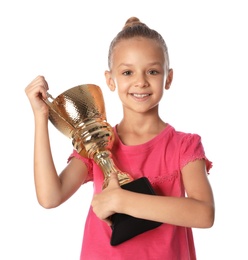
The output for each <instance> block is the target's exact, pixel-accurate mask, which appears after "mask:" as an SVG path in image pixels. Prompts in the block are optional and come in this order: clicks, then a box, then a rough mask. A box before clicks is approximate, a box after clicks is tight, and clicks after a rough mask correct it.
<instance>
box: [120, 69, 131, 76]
mask: <svg viewBox="0 0 248 260" xmlns="http://www.w3.org/2000/svg"><path fill="white" fill-rule="evenodd" d="M122 74H123V75H124V76H129V75H131V74H132V72H131V71H130V70H127V71H125V72H123V73H122Z"/></svg>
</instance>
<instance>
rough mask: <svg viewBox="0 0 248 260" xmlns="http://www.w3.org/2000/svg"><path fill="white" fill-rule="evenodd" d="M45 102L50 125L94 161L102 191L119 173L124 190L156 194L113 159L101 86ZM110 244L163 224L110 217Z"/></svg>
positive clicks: (89, 86)
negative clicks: (123, 170) (47, 107)
mask: <svg viewBox="0 0 248 260" xmlns="http://www.w3.org/2000/svg"><path fill="white" fill-rule="evenodd" d="M47 95H48V98H47V99H44V102H45V103H46V104H47V105H48V106H49V120H50V122H51V123H52V124H53V125H54V126H55V127H56V128H57V129H58V130H59V131H60V132H61V133H63V134H64V135H65V136H67V137H68V138H70V139H72V144H73V147H74V149H75V150H76V151H77V152H78V153H79V154H80V155H82V156H83V157H87V158H90V159H93V160H94V161H95V163H97V164H98V165H99V167H100V168H101V170H102V172H103V175H104V182H103V186H102V187H103V189H104V188H106V187H107V186H108V182H109V177H110V174H111V173H112V172H116V173H117V177H118V181H119V184H120V186H121V187H122V188H123V189H127V190H130V191H134V192H139V193H145V194H152V195H155V193H154V191H153V189H152V186H151V184H150V183H149V181H148V179H147V178H146V177H141V178H139V179H137V180H133V178H132V176H131V175H130V174H129V173H126V172H122V171H121V170H120V169H118V168H117V167H116V165H115V164H114V161H113V159H112V154H111V148H112V146H113V143H114V132H113V128H112V126H110V125H109V124H108V122H107V120H106V113H105V105H104V99H103V95H102V91H101V89H100V87H98V86H97V85H94V84H84V85H78V86H76V87H73V88H70V89H68V90H67V91H65V92H63V93H62V94H60V95H59V96H58V97H56V98H53V97H52V95H50V94H49V93H47ZM111 221H112V226H111V227H112V237H111V241H110V243H111V245H118V244H120V243H122V242H124V241H126V240H128V239H130V238H132V237H134V236H136V235H138V234H141V233H143V232H145V231H148V230H150V229H153V228H155V227H158V226H160V225H161V223H160V222H155V221H149V220H144V219H139V218H134V217H131V216H128V215H125V214H118V213H116V214H114V215H112V216H111Z"/></svg>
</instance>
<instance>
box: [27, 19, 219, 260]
mask: <svg viewBox="0 0 248 260" xmlns="http://www.w3.org/2000/svg"><path fill="white" fill-rule="evenodd" d="M108 65H109V70H108V71H106V72H105V78H106V83H107V85H108V87H109V89H110V90H111V91H118V95H119V98H120V100H121V102H122V105H123V118H122V120H121V121H120V123H119V124H117V125H116V126H114V133H115V143H114V146H113V148H112V154H113V156H114V160H115V161H116V162H117V163H118V168H120V169H121V170H122V171H124V172H128V173H130V174H131V175H132V177H133V178H134V179H138V178H140V177H143V176H145V177H147V178H148V179H149V181H150V182H151V184H152V186H153V188H154V190H155V191H156V194H157V196H152V195H144V194H140V193H135V192H131V191H127V190H124V189H122V188H121V187H120V185H119V183H118V180H117V176H116V174H112V176H111V178H110V181H109V185H108V187H107V188H105V189H104V190H103V191H102V182H103V174H102V172H101V170H100V168H99V167H98V166H97V165H96V163H95V162H94V161H93V160H91V159H87V158H83V157H82V156H80V155H79V154H78V153H77V152H76V151H75V150H74V151H73V152H72V154H71V155H70V157H69V162H68V164H67V166H66V167H65V169H64V170H63V171H62V172H61V173H60V174H59V175H58V173H57V171H56V168H55V165H54V162H53V157H52V152H51V148H50V143H49V133H48V107H47V105H46V104H45V103H44V102H43V101H42V100H41V96H42V98H44V99H46V98H47V95H46V92H47V90H48V89H49V88H48V84H47V82H46V80H45V78H44V77H43V76H38V77H37V78H35V79H34V80H33V81H32V82H31V83H30V84H29V85H28V86H27V87H26V89H25V91H26V94H27V96H28V98H29V101H30V103H31V106H32V109H33V113H34V122H35V146H34V178H35V187H36V192H37V198H38V201H39V203H40V204H41V205H42V206H43V207H45V208H54V207H57V206H59V205H60V204H62V203H63V202H65V201H66V200H67V199H69V198H70V196H72V195H73V194H74V193H75V192H76V191H77V189H79V188H80V187H81V185H82V184H83V183H86V182H88V181H93V182H94V194H93V199H92V204H91V207H90V209H89V213H88V217H87V220H86V224H85V229H84V239H83V244H82V250H81V258H80V259H86V260H102V259H103V260H104V259H115V260H121V259H123V260H126V259H132V260H134V259H142V260H152V259H154V260H155V259H157V260H166V259H168V260H173V259H177V260H186V259H191V260H192V259H196V253H195V247H194V239H193V234H192V228H210V227H211V226H212V225H213V223H214V212H215V208H214V198H213V193H212V190H211V186H210V184H209V181H208V177H207V175H208V172H209V170H210V168H211V167H212V163H211V162H210V161H209V160H208V159H207V157H206V155H205V152H204V148H203V145H202V143H201V138H200V136H199V135H197V134H190V133H183V132H179V131H177V130H175V128H173V126H171V125H170V124H169V123H166V122H164V121H163V120H162V119H161V118H160V115H159V112H158V111H159V101H160V100H161V98H162V96H163V93H164V90H168V89H169V88H170V86H171V82H172V79H173V70H172V69H171V68H170V64H169V56H168V51H167V46H166V44H165V42H164V40H163V38H162V36H161V35H160V34H159V33H158V32H156V31H155V30H152V29H150V28H149V27H148V26H146V25H145V24H144V23H141V22H140V21H139V19H137V18H135V17H131V18H130V19H128V20H127V22H126V24H125V26H124V28H123V29H122V31H120V32H119V33H118V34H117V36H116V37H115V38H114V40H113V41H112V43H111V44H110V48H109V55H108ZM114 213H124V214H127V215H131V216H133V217H137V218H143V219H147V220H153V221H158V222H162V223H163V224H162V225H161V226H159V227H157V228H155V229H153V230H150V231H147V232H145V233H143V234H140V235H138V236H136V237H134V238H132V239H130V240H128V241H126V242H124V243H122V244H120V245H118V246H111V245H110V242H109V241H110V236H111V232H112V230H111V227H110V225H111V222H110V218H108V217H109V216H111V215H112V214H114Z"/></svg>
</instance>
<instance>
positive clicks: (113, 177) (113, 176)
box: [108, 172, 120, 187]
mask: <svg viewBox="0 0 248 260" xmlns="http://www.w3.org/2000/svg"><path fill="white" fill-rule="evenodd" d="M116 186H120V184H119V181H118V176H117V173H116V172H113V173H111V174H110V176H109V181H108V187H116Z"/></svg>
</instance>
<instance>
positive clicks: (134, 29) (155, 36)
mask: <svg viewBox="0 0 248 260" xmlns="http://www.w3.org/2000/svg"><path fill="white" fill-rule="evenodd" d="M133 37H143V38H148V39H152V40H155V41H157V43H159V44H160V45H161V47H162V48H163V50H164V53H165V59H166V62H167V67H168V69H169V54H168V48H167V45H166V43H165V41H164V39H163V37H162V36H161V35H160V34H159V33H158V32H157V31H155V30H153V29H150V28H149V27H148V26H147V25H146V24H144V23H142V22H141V21H140V20H139V19H138V18H137V17H131V18H129V19H128V20H127V21H126V23H125V25H124V27H123V28H122V30H121V31H120V32H119V33H118V34H117V35H116V36H115V38H114V39H113V40H112V42H111V44H110V47H109V53H108V66H109V68H110V67H111V58H112V52H113V49H114V47H115V46H116V44H118V42H120V41H121V40H125V39H130V38H133Z"/></svg>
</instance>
